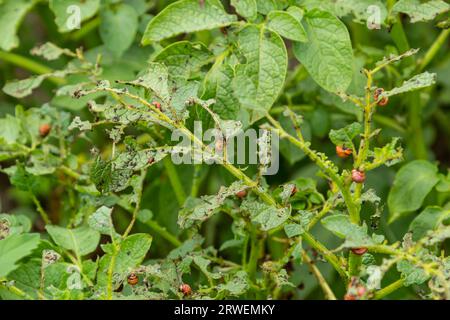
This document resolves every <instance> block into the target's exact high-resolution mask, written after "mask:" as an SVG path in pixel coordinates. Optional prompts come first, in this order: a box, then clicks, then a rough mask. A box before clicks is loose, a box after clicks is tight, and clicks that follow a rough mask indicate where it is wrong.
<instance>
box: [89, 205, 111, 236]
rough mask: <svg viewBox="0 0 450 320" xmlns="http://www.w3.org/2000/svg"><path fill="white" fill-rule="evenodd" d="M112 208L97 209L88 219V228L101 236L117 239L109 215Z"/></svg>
mask: <svg viewBox="0 0 450 320" xmlns="http://www.w3.org/2000/svg"><path fill="white" fill-rule="evenodd" d="M112 210H113V208H108V207H106V206H102V207H100V208H98V209H97V210H96V211H95V212H94V213H93V214H92V215H91V216H90V217H89V219H88V223H89V227H91V228H92V229H93V230H96V231H98V232H100V233H101V234H106V235H109V236H110V237H117V236H118V234H117V232H116V230H115V229H114V225H113V221H112V217H111V213H112Z"/></svg>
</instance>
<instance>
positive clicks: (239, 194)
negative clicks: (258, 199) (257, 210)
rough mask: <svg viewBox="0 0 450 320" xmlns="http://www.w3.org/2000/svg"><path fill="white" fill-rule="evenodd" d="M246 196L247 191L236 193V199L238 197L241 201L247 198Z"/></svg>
mask: <svg viewBox="0 0 450 320" xmlns="http://www.w3.org/2000/svg"><path fill="white" fill-rule="evenodd" d="M246 195H247V191H245V190H241V191H238V192H236V197H238V198H240V199H242V198H245V196H246Z"/></svg>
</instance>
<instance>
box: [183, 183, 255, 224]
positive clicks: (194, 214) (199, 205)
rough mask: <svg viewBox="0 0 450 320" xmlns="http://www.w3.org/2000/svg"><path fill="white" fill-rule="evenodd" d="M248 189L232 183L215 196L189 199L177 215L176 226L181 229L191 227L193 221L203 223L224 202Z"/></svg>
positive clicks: (241, 184)
mask: <svg viewBox="0 0 450 320" xmlns="http://www.w3.org/2000/svg"><path fill="white" fill-rule="evenodd" d="M247 188H248V187H247V186H246V185H245V184H244V183H243V182H241V181H236V182H233V183H232V184H231V185H230V186H229V187H228V188H226V187H221V188H220V190H219V192H218V193H217V195H208V196H203V197H201V198H192V197H189V198H188V199H187V200H186V202H185V204H184V207H183V209H181V211H180V213H179V215H178V224H179V225H180V227H181V228H187V227H189V226H191V225H192V224H193V223H194V222H195V221H204V220H206V219H208V218H209V217H211V216H212V215H213V214H214V213H216V212H217V209H219V207H220V206H221V205H222V204H223V203H224V201H225V200H226V199H227V198H228V197H230V196H233V195H235V194H236V193H238V192H239V191H242V190H245V189H247Z"/></svg>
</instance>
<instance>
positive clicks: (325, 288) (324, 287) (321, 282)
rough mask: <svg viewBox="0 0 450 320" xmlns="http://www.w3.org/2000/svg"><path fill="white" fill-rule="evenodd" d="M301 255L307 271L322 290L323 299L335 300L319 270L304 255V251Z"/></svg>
mask: <svg viewBox="0 0 450 320" xmlns="http://www.w3.org/2000/svg"><path fill="white" fill-rule="evenodd" d="M302 255H303V260H305V261H306V263H307V264H308V266H309V269H310V270H311V272H312V273H313V274H314V276H315V277H316V278H317V281H318V282H319V285H320V287H321V288H322V291H323V293H324V295H325V298H326V299H328V300H337V299H336V296H335V295H334V293H333V290H331V288H330V286H329V285H328V282H327V281H326V280H325V278H324V277H323V275H322V273H321V272H320V270H319V268H317V266H316V265H315V264H314V262H313V261H311V259H310V258H309V256H308V255H307V254H306V252H305V251H303V253H302Z"/></svg>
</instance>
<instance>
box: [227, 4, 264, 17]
mask: <svg viewBox="0 0 450 320" xmlns="http://www.w3.org/2000/svg"><path fill="white" fill-rule="evenodd" d="M231 5H232V6H233V7H234V8H235V9H236V12H237V13H238V14H239V15H240V16H242V17H244V18H246V19H249V20H254V19H256V16H257V14H258V13H257V6H256V1H255V0H231Z"/></svg>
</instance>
